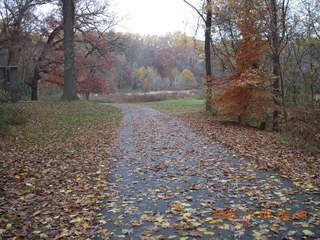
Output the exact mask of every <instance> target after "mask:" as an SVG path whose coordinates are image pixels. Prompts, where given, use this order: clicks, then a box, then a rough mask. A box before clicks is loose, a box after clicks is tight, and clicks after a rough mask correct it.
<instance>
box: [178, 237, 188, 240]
mask: <svg viewBox="0 0 320 240" xmlns="http://www.w3.org/2000/svg"><path fill="white" fill-rule="evenodd" d="M188 239H189V238H188V237H181V238H179V240H188Z"/></svg>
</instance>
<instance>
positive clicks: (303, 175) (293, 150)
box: [148, 100, 320, 192]
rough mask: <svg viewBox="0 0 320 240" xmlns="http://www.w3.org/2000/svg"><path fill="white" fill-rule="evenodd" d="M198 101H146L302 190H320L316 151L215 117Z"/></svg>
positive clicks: (319, 157)
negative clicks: (311, 151)
mask: <svg viewBox="0 0 320 240" xmlns="http://www.w3.org/2000/svg"><path fill="white" fill-rule="evenodd" d="M200 101H201V100H173V101H170V102H165V101H161V102H155V103H149V104H148V105H149V106H151V107H152V108H155V109H158V110H160V111H164V112H166V113H169V114H170V115H171V116H174V117H177V118H178V119H180V120H182V121H183V122H184V123H185V124H187V125H188V126H190V127H192V128H193V129H196V130H198V131H200V133H201V134H202V135H204V136H207V137H210V138H212V139H214V140H217V141H219V142H220V143H222V144H224V145H225V146H227V147H228V148H229V149H230V150H231V151H232V152H233V154H235V155H236V156H245V157H248V158H250V159H253V160H255V161H256V163H257V164H259V167H260V168H262V169H269V170H275V171H277V172H279V173H280V174H281V175H282V176H284V177H287V178H290V179H291V180H292V181H293V182H294V184H296V185H297V186H302V187H303V189H304V190H305V191H317V192H319V187H320V155H319V154H311V153H310V152H309V151H308V150H306V149H304V148H301V147H299V146H294V145H293V144H289V143H288V141H287V140H284V139H283V135H281V134H278V135H276V134H275V133H272V132H267V131H261V130H259V129H256V128H252V127H245V126H239V125H238V124H236V123H232V122H223V121H220V120H217V119H216V118H214V117H213V116H212V115H210V114H207V113H204V106H203V105H200V104H199V103H201V102H200ZM177 108H179V110H178V111H177Z"/></svg>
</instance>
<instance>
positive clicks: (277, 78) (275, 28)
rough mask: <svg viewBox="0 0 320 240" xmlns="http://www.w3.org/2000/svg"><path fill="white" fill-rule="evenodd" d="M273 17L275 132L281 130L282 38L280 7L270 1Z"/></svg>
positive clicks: (275, 2) (274, 0)
mask: <svg viewBox="0 0 320 240" xmlns="http://www.w3.org/2000/svg"><path fill="white" fill-rule="evenodd" d="M270 8H271V9H270V11H271V12H270V16H271V45H272V65H273V74H274V76H275V79H274V81H273V86H272V87H273V95H274V104H275V105H276V109H275V110H274V111H273V130H275V131H278V130H279V115H280V111H279V106H280V102H279V100H280V99H279V98H280V36H279V27H278V23H279V19H278V7H277V1H276V0H270Z"/></svg>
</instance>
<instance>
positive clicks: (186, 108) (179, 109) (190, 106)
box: [144, 99, 205, 114]
mask: <svg viewBox="0 0 320 240" xmlns="http://www.w3.org/2000/svg"><path fill="white" fill-rule="evenodd" d="M204 103H205V101H204V100H199V99H178V100H164V101H158V102H147V103H144V104H146V105H147V106H149V107H152V108H154V109H157V110H160V111H165V112H168V113H174V114H183V113H191V112H202V111H203V110H204Z"/></svg>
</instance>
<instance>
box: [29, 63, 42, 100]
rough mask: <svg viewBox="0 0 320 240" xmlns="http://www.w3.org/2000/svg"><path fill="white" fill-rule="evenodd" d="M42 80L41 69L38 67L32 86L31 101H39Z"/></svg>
mask: <svg viewBox="0 0 320 240" xmlns="http://www.w3.org/2000/svg"><path fill="white" fill-rule="evenodd" d="M39 80H40V72H39V67H38V66H36V69H35V73H34V77H33V79H32V82H31V84H30V87H31V101H38V83H39Z"/></svg>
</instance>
